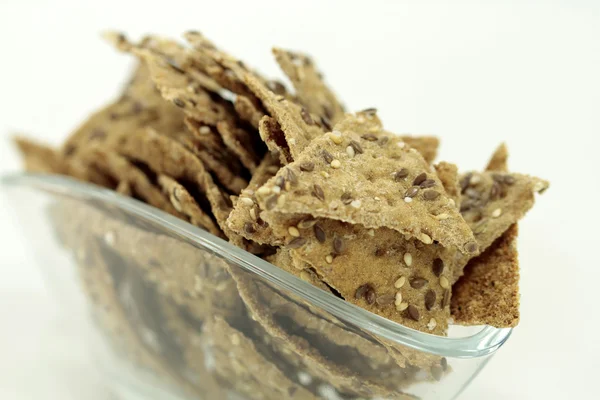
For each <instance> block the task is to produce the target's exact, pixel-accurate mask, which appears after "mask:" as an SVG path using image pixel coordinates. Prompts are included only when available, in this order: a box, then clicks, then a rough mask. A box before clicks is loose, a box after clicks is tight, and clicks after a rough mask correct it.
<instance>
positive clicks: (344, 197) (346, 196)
mask: <svg viewBox="0 0 600 400" xmlns="http://www.w3.org/2000/svg"><path fill="white" fill-rule="evenodd" d="M353 200H354V198H353V197H352V195H351V194H350V193H348V192H345V193H344V194H342V203H344V204H345V205H348V204H350V203H352V201H353Z"/></svg>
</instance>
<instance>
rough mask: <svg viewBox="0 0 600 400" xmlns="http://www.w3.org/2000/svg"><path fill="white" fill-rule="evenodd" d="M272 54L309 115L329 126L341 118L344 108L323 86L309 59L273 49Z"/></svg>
mask: <svg viewBox="0 0 600 400" xmlns="http://www.w3.org/2000/svg"><path fill="white" fill-rule="evenodd" d="M273 54H274V55H275V58H276V59H277V62H278V63H279V66H280V67H281V69H282V70H283V72H284V73H285V74H286V75H287V76H288V78H289V79H290V81H291V82H292V84H293V85H294V88H295V89H296V95H297V96H298V100H299V101H300V103H301V104H303V105H304V106H305V107H306V110H307V111H308V112H309V113H311V114H314V115H317V116H318V117H319V118H320V120H321V121H323V120H325V121H326V123H328V124H330V125H331V124H336V123H337V122H338V121H339V120H341V119H342V118H343V116H344V107H343V106H342V104H341V102H340V101H339V100H338V99H337V97H336V96H335V94H334V93H333V92H332V91H331V89H330V88H329V87H328V86H327V85H326V84H325V82H324V81H323V75H322V74H321V73H320V72H319V71H318V70H317V69H316V67H315V64H314V62H313V60H312V59H311V58H310V57H308V56H307V55H305V54H301V53H295V52H291V51H286V50H282V49H278V48H274V49H273ZM331 126H333V125H331Z"/></svg>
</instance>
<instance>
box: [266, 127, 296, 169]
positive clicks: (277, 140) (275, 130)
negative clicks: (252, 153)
mask: <svg viewBox="0 0 600 400" xmlns="http://www.w3.org/2000/svg"><path fill="white" fill-rule="evenodd" d="M258 132H259V133H260V137H261V139H262V140H263V141H264V142H265V144H266V145H267V148H268V149H269V151H270V152H271V153H273V154H277V155H278V156H279V160H280V162H281V164H283V165H285V164H288V163H290V162H292V161H293V159H292V155H291V153H290V149H289V147H288V145H287V143H286V139H285V134H284V133H283V131H282V130H281V126H280V125H279V123H278V122H277V120H276V119H275V118H271V117H269V116H268V115H265V116H264V117H262V118H261V120H260V121H259V123H258Z"/></svg>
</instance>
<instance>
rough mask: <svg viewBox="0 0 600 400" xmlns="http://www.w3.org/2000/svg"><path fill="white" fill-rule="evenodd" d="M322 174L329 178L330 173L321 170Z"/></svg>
mask: <svg viewBox="0 0 600 400" xmlns="http://www.w3.org/2000/svg"><path fill="white" fill-rule="evenodd" d="M321 176H322V177H323V178H325V179H327V178H329V174H328V173H327V172H325V171H321Z"/></svg>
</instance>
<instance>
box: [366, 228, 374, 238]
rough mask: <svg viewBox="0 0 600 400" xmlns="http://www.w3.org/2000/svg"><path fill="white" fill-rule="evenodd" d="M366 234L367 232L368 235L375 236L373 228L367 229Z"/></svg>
mask: <svg viewBox="0 0 600 400" xmlns="http://www.w3.org/2000/svg"><path fill="white" fill-rule="evenodd" d="M367 234H368V235H369V236H371V237H373V236H375V230H374V229H369V230H368V231H367Z"/></svg>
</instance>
